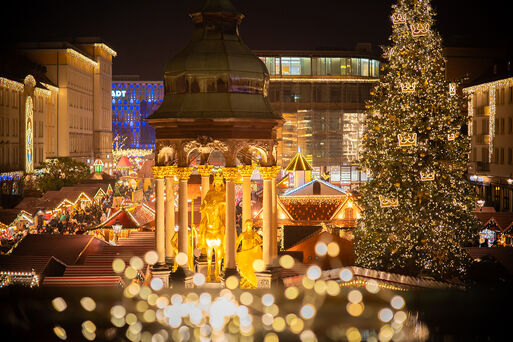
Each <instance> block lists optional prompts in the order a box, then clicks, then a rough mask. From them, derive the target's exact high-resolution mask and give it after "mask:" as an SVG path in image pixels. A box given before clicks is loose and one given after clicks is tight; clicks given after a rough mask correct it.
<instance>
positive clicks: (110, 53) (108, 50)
mask: <svg viewBox="0 0 513 342" xmlns="http://www.w3.org/2000/svg"><path fill="white" fill-rule="evenodd" d="M94 47H97V48H100V49H102V50H104V51H105V52H107V53H108V54H109V55H111V56H112V57H116V56H117V55H118V53H117V52H116V51H114V50H112V49H111V48H110V47H108V46H107V45H106V44H104V43H95V44H94Z"/></svg>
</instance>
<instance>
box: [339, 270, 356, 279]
mask: <svg viewBox="0 0 513 342" xmlns="http://www.w3.org/2000/svg"><path fill="white" fill-rule="evenodd" d="M338 276H339V277H340V280H342V281H350V280H351V279H353V272H351V270H350V269H348V268H343V269H341V270H340V273H339V274H338Z"/></svg>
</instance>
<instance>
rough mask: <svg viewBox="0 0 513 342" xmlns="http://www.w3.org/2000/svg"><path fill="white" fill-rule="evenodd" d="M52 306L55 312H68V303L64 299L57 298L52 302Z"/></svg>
mask: <svg viewBox="0 0 513 342" xmlns="http://www.w3.org/2000/svg"><path fill="white" fill-rule="evenodd" d="M52 305H53V308H54V309H55V311H58V312H62V311H64V310H66V308H67V307H68V305H67V304H66V301H65V300H64V299H63V298H62V297H56V298H54V299H53V300H52Z"/></svg>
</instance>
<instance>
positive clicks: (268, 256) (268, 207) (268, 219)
mask: <svg viewBox="0 0 513 342" xmlns="http://www.w3.org/2000/svg"><path fill="white" fill-rule="evenodd" d="M259 172H260V174H261V175H262V178H263V179H264V196H263V203H262V204H263V214H264V219H263V227H262V230H263V248H262V249H263V259H264V263H265V265H266V267H270V266H271V265H272V263H273V252H272V245H273V243H272V240H273V238H274V237H273V236H272V232H273V229H272V224H273V198H272V197H273V196H272V194H273V190H272V180H273V178H276V175H277V173H276V169H275V168H274V167H272V166H271V167H260V168H259Z"/></svg>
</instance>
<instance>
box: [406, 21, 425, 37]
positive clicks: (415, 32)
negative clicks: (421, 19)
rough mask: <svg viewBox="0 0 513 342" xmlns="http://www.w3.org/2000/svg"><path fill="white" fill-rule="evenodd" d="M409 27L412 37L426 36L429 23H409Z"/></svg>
mask: <svg viewBox="0 0 513 342" xmlns="http://www.w3.org/2000/svg"><path fill="white" fill-rule="evenodd" d="M410 29H411V35H412V36H413V37H422V36H426V35H427V34H428V33H429V24H428V23H416V24H411V25H410Z"/></svg>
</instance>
